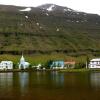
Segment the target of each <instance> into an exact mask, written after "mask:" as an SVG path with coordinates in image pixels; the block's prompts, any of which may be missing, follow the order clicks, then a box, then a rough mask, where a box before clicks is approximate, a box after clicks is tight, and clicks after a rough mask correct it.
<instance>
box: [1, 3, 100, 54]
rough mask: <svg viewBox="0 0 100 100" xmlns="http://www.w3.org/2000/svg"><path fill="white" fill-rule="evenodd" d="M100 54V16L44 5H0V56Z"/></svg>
mask: <svg viewBox="0 0 100 100" xmlns="http://www.w3.org/2000/svg"><path fill="white" fill-rule="evenodd" d="M99 50H100V16H99V15H96V14H88V13H84V12H77V11H75V10H72V9H70V8H67V7H61V6H57V5H54V4H46V5H42V6H38V7H36V8H34V7H17V6H9V5H0V51H1V53H5V52H8V53H9V52H10V53H16V54H17V53H19V52H21V51H25V52H26V53H36V52H39V53H53V52H58V53H60V52H61V53H62V52H63V53H70V52H71V53H73V52H74V53H76V52H77V53H79V54H80V53H81V54H84V53H91V52H93V53H94V52H97V53H98V52H99Z"/></svg>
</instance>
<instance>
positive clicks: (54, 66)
mask: <svg viewBox="0 0 100 100" xmlns="http://www.w3.org/2000/svg"><path fill="white" fill-rule="evenodd" d="M50 68H51V69H63V68H64V61H63V60H58V61H53V62H52V64H51V66H50Z"/></svg>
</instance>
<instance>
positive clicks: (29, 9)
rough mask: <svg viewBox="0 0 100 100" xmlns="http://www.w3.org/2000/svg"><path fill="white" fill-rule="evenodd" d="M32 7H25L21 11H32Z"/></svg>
mask: <svg viewBox="0 0 100 100" xmlns="http://www.w3.org/2000/svg"><path fill="white" fill-rule="evenodd" d="M31 10H32V9H31V8H25V9H22V10H19V11H31Z"/></svg>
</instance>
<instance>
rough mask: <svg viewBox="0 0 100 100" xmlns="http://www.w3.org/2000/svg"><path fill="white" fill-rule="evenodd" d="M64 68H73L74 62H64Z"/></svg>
mask: <svg viewBox="0 0 100 100" xmlns="http://www.w3.org/2000/svg"><path fill="white" fill-rule="evenodd" d="M64 65H65V68H75V61H72V60H69V61H65V62H64Z"/></svg>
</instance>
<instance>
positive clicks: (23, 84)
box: [19, 72, 29, 93]
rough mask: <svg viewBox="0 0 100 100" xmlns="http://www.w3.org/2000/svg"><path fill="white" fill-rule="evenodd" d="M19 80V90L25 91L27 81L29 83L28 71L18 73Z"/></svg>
mask: <svg viewBox="0 0 100 100" xmlns="http://www.w3.org/2000/svg"><path fill="white" fill-rule="evenodd" d="M19 82H20V88H21V92H22V93H25V90H27V87H28V83H29V73H27V72H24V73H19Z"/></svg>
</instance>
